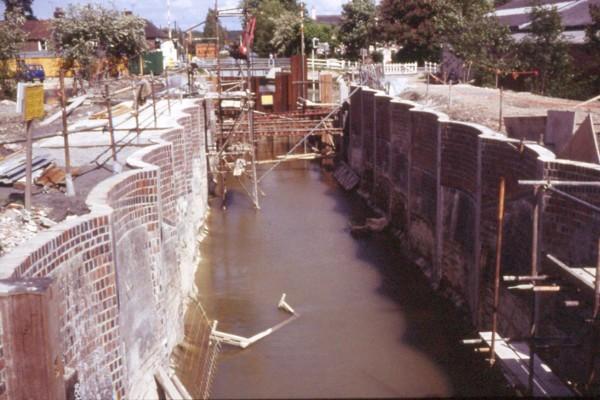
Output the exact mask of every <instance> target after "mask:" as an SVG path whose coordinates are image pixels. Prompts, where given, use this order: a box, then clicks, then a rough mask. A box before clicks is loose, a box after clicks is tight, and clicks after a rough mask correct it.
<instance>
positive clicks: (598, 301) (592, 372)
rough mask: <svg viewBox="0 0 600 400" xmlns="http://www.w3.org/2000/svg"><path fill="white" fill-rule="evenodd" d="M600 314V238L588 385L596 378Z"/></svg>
mask: <svg viewBox="0 0 600 400" xmlns="http://www.w3.org/2000/svg"><path fill="white" fill-rule="evenodd" d="M599 314H600V239H599V240H598V254H597V260H596V276H595V279H594V309H593V311H592V334H591V347H592V348H591V354H590V361H589V367H588V371H589V372H588V379H587V386H588V387H589V386H590V385H591V384H592V383H593V382H594V380H595V378H596V358H597V356H598V340H599V339H600V338H599V337H598V336H600V335H599V334H598V330H599V329H598V315H599Z"/></svg>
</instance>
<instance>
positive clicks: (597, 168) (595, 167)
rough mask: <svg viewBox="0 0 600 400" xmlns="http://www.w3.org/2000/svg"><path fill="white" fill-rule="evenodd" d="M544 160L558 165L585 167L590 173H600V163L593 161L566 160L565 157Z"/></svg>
mask: <svg viewBox="0 0 600 400" xmlns="http://www.w3.org/2000/svg"><path fill="white" fill-rule="evenodd" d="M548 151H549V150H548ZM544 161H547V162H551V163H553V164H555V165H556V166H565V167H567V166H570V167H578V168H583V169H585V170H589V171H590V173H595V174H600V165H599V164H592V163H587V162H582V161H573V160H565V159H563V158H549V159H545V160H544Z"/></svg>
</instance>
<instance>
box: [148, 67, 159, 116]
mask: <svg viewBox="0 0 600 400" xmlns="http://www.w3.org/2000/svg"><path fill="white" fill-rule="evenodd" d="M150 89H151V90H150V92H151V93H152V112H153V113H154V127H155V128H156V127H157V124H158V122H157V118H156V93H155V91H154V71H150Z"/></svg>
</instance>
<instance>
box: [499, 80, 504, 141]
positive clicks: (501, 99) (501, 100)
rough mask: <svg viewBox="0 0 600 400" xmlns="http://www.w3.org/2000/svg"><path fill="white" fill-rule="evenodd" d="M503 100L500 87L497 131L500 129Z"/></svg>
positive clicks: (502, 92)
mask: <svg viewBox="0 0 600 400" xmlns="http://www.w3.org/2000/svg"><path fill="white" fill-rule="evenodd" d="M503 100H504V89H503V88H502V87H500V107H499V110H498V114H499V115H498V132H500V131H502V102H503Z"/></svg>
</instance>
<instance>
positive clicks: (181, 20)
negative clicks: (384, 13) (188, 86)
mask: <svg viewBox="0 0 600 400" xmlns="http://www.w3.org/2000/svg"><path fill="white" fill-rule="evenodd" d="M344 1H345V0H320V1H317V0H307V1H306V4H307V9H308V10H309V11H310V9H311V7H312V6H313V5H314V6H315V8H316V10H317V14H339V13H340V11H341V5H342V3H343V2H344ZM84 3H98V4H101V5H103V6H104V7H107V8H116V9H118V10H132V11H133V12H134V13H135V14H137V15H140V16H142V17H144V18H147V19H149V20H151V21H152V22H154V23H155V24H156V25H157V26H163V27H166V26H167V0H112V1H109V0H97V1H68V0H33V13H34V15H35V16H36V17H37V18H39V19H46V18H50V17H52V12H53V11H54V9H55V8H56V7H63V8H64V7H66V6H67V5H68V4H84ZM237 4H239V0H219V8H220V9H224V8H232V7H236V6H237ZM213 6H214V0H171V21H177V25H178V26H181V27H183V28H184V29H186V28H188V27H190V26H192V25H195V24H197V23H199V22H202V21H204V17H205V15H206V10H207V9H208V7H213ZM0 10H1V12H2V13H3V12H4V5H2V6H0ZM226 19H227V20H228V21H226V26H227V27H228V28H230V29H237V28H239V20H238V19H237V18H226ZM172 23H173V22H172Z"/></svg>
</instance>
